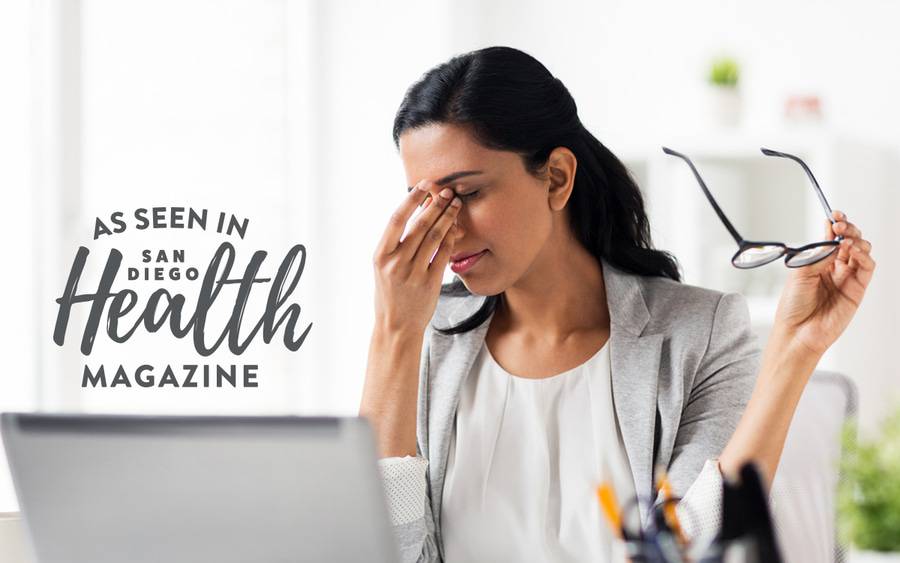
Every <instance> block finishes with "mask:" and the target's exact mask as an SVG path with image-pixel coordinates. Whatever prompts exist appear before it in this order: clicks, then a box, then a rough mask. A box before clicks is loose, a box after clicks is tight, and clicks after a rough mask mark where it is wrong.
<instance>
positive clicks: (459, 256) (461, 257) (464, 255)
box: [450, 249, 487, 262]
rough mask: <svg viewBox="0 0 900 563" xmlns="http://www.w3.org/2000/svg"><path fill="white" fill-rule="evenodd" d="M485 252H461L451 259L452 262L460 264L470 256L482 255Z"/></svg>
mask: <svg viewBox="0 0 900 563" xmlns="http://www.w3.org/2000/svg"><path fill="white" fill-rule="evenodd" d="M484 250H487V249H484ZM484 250H479V251H478V252H460V253H458V254H454V255H453V256H451V257H450V261H451V262H459V261H460V260H464V259H466V258H468V257H469V256H475V255H476V254H481V253H482V252H484Z"/></svg>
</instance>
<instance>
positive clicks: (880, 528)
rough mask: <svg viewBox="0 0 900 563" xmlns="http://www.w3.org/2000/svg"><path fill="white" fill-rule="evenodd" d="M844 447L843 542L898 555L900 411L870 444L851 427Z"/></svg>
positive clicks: (840, 501)
mask: <svg viewBox="0 0 900 563" xmlns="http://www.w3.org/2000/svg"><path fill="white" fill-rule="evenodd" d="M843 446H844V454H843V456H842V458H841V471H842V472H843V477H844V479H843V480H842V481H841V484H840V487H839V490H838V515H839V522H838V524H839V530H840V534H841V538H842V539H843V541H844V542H846V543H850V544H853V545H855V546H856V547H858V548H860V549H867V550H873V551H900V409H898V410H897V411H896V412H895V413H894V414H893V415H891V416H890V417H889V418H888V419H887V420H886V421H885V423H884V426H883V427H882V429H881V434H880V436H878V437H876V438H874V439H872V440H868V441H862V440H859V439H857V427H856V423H855V422H850V423H848V424H847V425H846V426H845V427H844V431H843Z"/></svg>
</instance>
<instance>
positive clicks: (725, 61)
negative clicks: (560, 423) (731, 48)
mask: <svg viewBox="0 0 900 563" xmlns="http://www.w3.org/2000/svg"><path fill="white" fill-rule="evenodd" d="M740 70H741V68H740V65H739V64H738V62H737V61H736V60H734V59H733V58H731V57H720V58H718V59H714V60H713V62H712V66H711V67H710V69H709V81H710V83H712V84H714V85H716V86H724V87H727V88H734V87H736V86H737V83H738V78H740Z"/></svg>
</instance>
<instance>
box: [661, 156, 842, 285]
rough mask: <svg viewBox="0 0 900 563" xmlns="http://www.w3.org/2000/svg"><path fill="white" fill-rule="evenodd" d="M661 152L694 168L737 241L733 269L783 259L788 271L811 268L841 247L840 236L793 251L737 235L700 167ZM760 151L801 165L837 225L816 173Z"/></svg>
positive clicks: (786, 246) (693, 170) (790, 248)
mask: <svg viewBox="0 0 900 563" xmlns="http://www.w3.org/2000/svg"><path fill="white" fill-rule="evenodd" d="M662 149H663V152H665V153H666V154H670V155H672V156H677V157H679V158H681V159H682V160H684V161H685V162H687V163H688V166H690V167H691V171H692V172H693V173H694V177H696V178H697V182H699V183H700V188H701V189H702V190H703V193H704V194H706V199H708V200H709V203H710V204H711V205H712V207H713V210H715V212H716V215H718V216H719V219H721V220H722V223H723V224H724V225H725V228H726V229H728V232H729V233H731V236H732V237H734V240H735V242H737V245H738V251H737V252H736V253H735V254H734V256H732V257H731V263H732V265H734V267H736V268H742V269H750V268H756V267H759V266H764V265H766V264H768V263H769V262H773V261H775V260H778V259H779V258H781V257H782V256H784V263H785V265H786V266H787V267H788V268H800V267H803V266H809V265H810V264H815V263H816V262H819V261H820V260H824V259H825V258H828V257H829V256H831V255H832V254H833V253H834V252H835V251H836V250H837V249H838V247H839V246H840V244H841V241H842V240H843V238H844V237H842V236H838V237H836V238H835V239H834V240H823V241H821V242H813V243H810V244H807V245H804V246H801V247H799V248H793V247H790V246H788V245H786V244H785V243H783V242H769V241H752V240H745V239H744V237H742V236H741V235H740V233H738V232H737V229H735V228H734V226H733V225H732V224H731V221H729V220H728V217H726V216H725V213H723V212H722V209H721V208H720V207H719V204H717V203H716V200H715V199H714V198H713V196H712V194H711V193H709V190H708V189H707V188H706V183H705V182H704V181H703V178H701V177H700V173H699V172H698V171H697V167H696V166H694V163H693V162H691V159H690V158H688V157H687V156H685V155H683V154H681V153H679V152H676V151H673V150H672V149H670V148H667V147H663V148H662ZM760 150H761V151H762V153H763V154H764V155H766V156H778V157H782V158H789V159H791V160H793V161H795V162H797V163H799V164H800V166H802V167H803V170H804V171H805V172H806V175H807V176H809V179H810V180H811V181H812V184H813V187H814V188H815V190H816V195H818V196H819V201H820V202H822V207H824V208H825V214H826V216H827V217H828V220H829V221H831V223H832V224H834V222H835V221H834V219H833V218H832V215H833V213H832V211H831V207H830V206H829V205H828V201H826V200H825V195H824V194H823V193H822V188H820V187H819V183H818V182H817V181H816V178H815V176H813V173H812V171H811V170H810V169H809V166H807V165H806V163H805V162H803V161H802V160H800V159H799V158H798V157H796V156H794V155H792V154H788V153H784V152H778V151H773V150H771V149H765V148H762V149H760Z"/></svg>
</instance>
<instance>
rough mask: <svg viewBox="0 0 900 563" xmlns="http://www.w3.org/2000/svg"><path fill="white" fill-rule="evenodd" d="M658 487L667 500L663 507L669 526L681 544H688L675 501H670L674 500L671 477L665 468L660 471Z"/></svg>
mask: <svg viewBox="0 0 900 563" xmlns="http://www.w3.org/2000/svg"><path fill="white" fill-rule="evenodd" d="M657 489H658V490H659V491H660V492H662V494H663V498H664V499H665V500H666V504H665V506H664V507H663V514H665V517H666V523H668V524H669V528H671V529H672V531H673V532H675V536H676V537H677V538H678V541H679V542H680V543H681V545H684V544H686V543H687V538H686V537H685V536H684V532H683V531H682V530H681V524H680V523H679V522H678V513H677V512H676V511H675V503H674V502H670V501H671V500H672V484H671V483H670V482H669V477H668V476H667V475H666V472H665V471H664V470H660V471H659V479H658V480H657Z"/></svg>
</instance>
